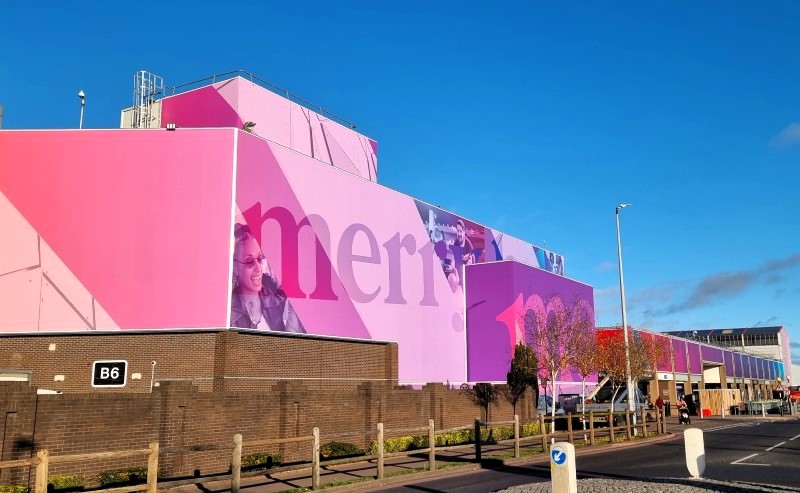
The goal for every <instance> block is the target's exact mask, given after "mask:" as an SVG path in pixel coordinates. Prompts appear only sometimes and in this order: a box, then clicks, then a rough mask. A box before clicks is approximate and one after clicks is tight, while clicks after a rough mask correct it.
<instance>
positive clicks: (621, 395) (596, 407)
mask: <svg viewBox="0 0 800 493" xmlns="http://www.w3.org/2000/svg"><path fill="white" fill-rule="evenodd" d="M634 390H635V393H634V397H635V402H634V404H635V405H634V409H635V410H636V414H637V415H639V414H641V412H642V409H645V410H646V409H647V408H648V405H647V399H646V398H645V396H644V394H642V391H641V390H639V388H638V387H634ZM612 399H614V402H613V403H612V402H611V400H612ZM583 408H584V409H585V412H587V413H588V412H590V411H594V413H595V414H600V415H599V416H596V417H595V421H607V417H606V416H604V414H608V412H609V411H611V410H613V411H614V412H625V411H627V410H628V409H630V408H629V406H628V389H626V388H624V387H623V388H620V389H617V394H616V396H615V395H614V389H613V388H611V386H607V387H603V388H602V389H600V390H599V391H598V392H597V393H596V394H595V396H594V398H593V399H592V402H591V403H587V404H584V405H583ZM579 409H580V405H579ZM616 419H617V418H615V424H616ZM623 419H624V418H623Z"/></svg>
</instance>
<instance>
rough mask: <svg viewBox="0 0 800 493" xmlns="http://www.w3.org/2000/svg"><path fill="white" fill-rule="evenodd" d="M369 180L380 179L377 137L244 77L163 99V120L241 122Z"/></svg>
mask: <svg viewBox="0 0 800 493" xmlns="http://www.w3.org/2000/svg"><path fill="white" fill-rule="evenodd" d="M245 122H254V123H255V124H256V126H255V127H253V133H254V134H256V135H258V136H261V137H264V138H265V139H269V140H271V141H272V142H275V143H277V144H280V145H282V146H286V147H288V148H290V149H294V150H296V151H298V152H300V153H303V154H305V155H307V156H311V157H313V158H314V159H317V160H319V161H322V162H324V163H327V164H331V165H333V166H335V167H337V168H340V169H343V170H345V171H348V172H350V173H354V174H357V175H359V176H361V177H363V178H367V179H368V180H371V181H377V179H378V178H377V171H378V143H377V142H376V141H375V140H373V139H370V138H369V137H366V136H364V135H362V134H360V133H358V132H356V131H355V130H353V129H351V128H348V127H346V126H344V125H342V124H340V123H338V122H337V121H335V120H332V119H330V118H327V117H325V116H324V115H322V114H320V113H316V112H314V111H311V110H309V109H308V108H305V107H303V106H301V105H299V104H297V103H295V102H294V101H291V100H289V99H286V98H284V97H282V96H280V95H278V94H275V93H274V92H271V91H269V90H267V89H265V88H264V87H261V86H260V85H258V84H255V83H253V82H250V81H249V80H246V79H243V78H241V77H235V78H233V79H229V80H225V81H223V82H218V83H216V84H213V85H209V86H205V87H201V88H199V89H195V90H193V91H188V92H185V93H181V94H177V95H175V96H169V97H166V98H164V99H163V100H162V116H161V124H162V126H165V125H166V124H167V123H175V124H177V125H178V126H182V127H237V128H242V125H243V124H244V123H245Z"/></svg>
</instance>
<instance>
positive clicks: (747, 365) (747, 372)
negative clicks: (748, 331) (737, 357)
mask: <svg viewBox="0 0 800 493" xmlns="http://www.w3.org/2000/svg"><path fill="white" fill-rule="evenodd" d="M754 359H755V358H753V357H752V356H748V355H746V354H745V355H742V363H744V378H758V376H757V375H756V368H755V364H753V360H754Z"/></svg>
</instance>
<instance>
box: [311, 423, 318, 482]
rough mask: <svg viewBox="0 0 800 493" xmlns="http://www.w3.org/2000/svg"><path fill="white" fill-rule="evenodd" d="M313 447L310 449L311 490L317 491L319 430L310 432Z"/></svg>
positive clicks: (315, 428)
mask: <svg viewBox="0 0 800 493" xmlns="http://www.w3.org/2000/svg"><path fill="white" fill-rule="evenodd" d="M312 435H314V445H313V446H312V447H311V489H312V490H318V489H319V428H317V427H316V426H315V427H314V430H313V431H312Z"/></svg>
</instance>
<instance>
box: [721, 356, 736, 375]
mask: <svg viewBox="0 0 800 493" xmlns="http://www.w3.org/2000/svg"><path fill="white" fill-rule="evenodd" d="M723 359H724V360H725V376H727V377H732V376H734V375H735V371H736V368H735V367H734V363H733V353H732V352H730V351H723Z"/></svg>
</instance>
